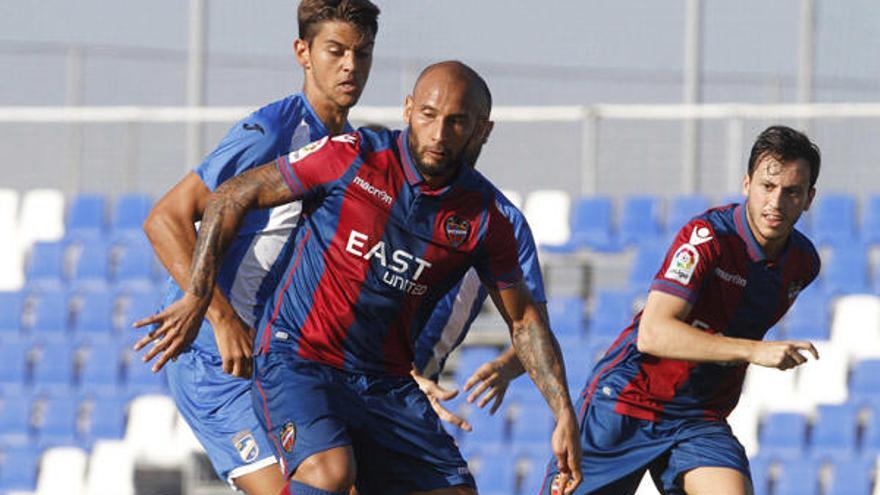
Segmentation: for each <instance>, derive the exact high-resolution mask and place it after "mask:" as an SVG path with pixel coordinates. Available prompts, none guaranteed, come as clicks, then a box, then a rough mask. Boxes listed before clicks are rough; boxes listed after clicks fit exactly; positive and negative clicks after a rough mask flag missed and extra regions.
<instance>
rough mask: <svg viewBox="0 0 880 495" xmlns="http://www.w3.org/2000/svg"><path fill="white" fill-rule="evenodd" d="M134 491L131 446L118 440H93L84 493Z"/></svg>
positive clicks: (120, 494)
mask: <svg viewBox="0 0 880 495" xmlns="http://www.w3.org/2000/svg"><path fill="white" fill-rule="evenodd" d="M59 493H64V492H59ZM134 493H135V491H134V452H132V450H131V447H130V446H128V445H127V444H126V443H125V442H123V441H119V440H99V441H97V442H95V446H94V447H93V448H92V456H91V459H90V462H89V471H88V475H87V478H86V495H134Z"/></svg>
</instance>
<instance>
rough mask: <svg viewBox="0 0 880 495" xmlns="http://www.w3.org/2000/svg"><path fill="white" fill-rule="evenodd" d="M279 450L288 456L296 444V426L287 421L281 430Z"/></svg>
mask: <svg viewBox="0 0 880 495" xmlns="http://www.w3.org/2000/svg"><path fill="white" fill-rule="evenodd" d="M279 436H280V437H281V448H283V449H284V451H285V452H287V453H288V454H289V453H291V452H292V451H293V445H294V444H295V443H296V426H294V425H293V422H292V421H288V422H287V424H286V425H284V428H282V429H281V434H280V435H279Z"/></svg>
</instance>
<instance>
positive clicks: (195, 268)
mask: <svg viewBox="0 0 880 495" xmlns="http://www.w3.org/2000/svg"><path fill="white" fill-rule="evenodd" d="M292 199H293V197H292V195H291V193H290V190H289V189H288V188H287V186H285V185H284V181H283V180H282V178H281V174H280V173H279V172H278V170H277V169H276V168H275V166H274V165H272V164H268V165H263V166H261V167H257V168H255V169H253V170H250V171H248V172H245V173H243V174H241V175H239V176H236V177H233V178H232V179H229V180H228V181H226V182H224V183H223V184H222V185H221V186H220V187H218V188H217V190H216V191H215V192H214V194H213V195H212V196H211V199H210V200H209V201H208V204H207V206H206V207H205V214H204V215H203V216H202V225H201V227H200V228H199V235H198V238H197V239H196V246H195V251H194V252H193V262H192V266H191V267H190V284H189V292H190V293H192V294H194V295H196V296H199V297H205V296H207V295H209V294H210V293H211V291H212V290H213V287H214V277H215V276H216V272H217V268H218V266H219V265H220V260H221V259H222V258H223V253H224V252H225V251H226V247H227V246H228V245H229V242H230V241H231V240H232V238H233V237H234V236H235V232H236V231H237V230H238V225H239V223H240V222H241V219H242V218H243V217H244V215H245V213H247V211H248V210H249V209H251V208H254V207H265V206H274V205H277V204H281V203H284V202H289V201H291V200H292Z"/></svg>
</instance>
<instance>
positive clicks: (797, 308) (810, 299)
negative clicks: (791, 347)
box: [784, 284, 831, 340]
mask: <svg viewBox="0 0 880 495" xmlns="http://www.w3.org/2000/svg"><path fill="white" fill-rule="evenodd" d="M784 326H785V336H786V337H787V338H791V339H817V340H828V338H829V336H830V333H831V313H830V311H829V298H828V296H826V295H825V293H824V292H822V290H821V289H819V288H818V287H817V286H816V285H815V284H811V285H810V286H808V287H807V288H806V289H804V290H803V291H802V292H801V293H800V294H798V297H797V299H796V300H795V302H794V305H793V306H792V307H791V309H790V310H789V311H788V313H787V314H786V315H785V320H784Z"/></svg>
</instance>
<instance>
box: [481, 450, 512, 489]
mask: <svg viewBox="0 0 880 495" xmlns="http://www.w3.org/2000/svg"><path fill="white" fill-rule="evenodd" d="M474 481H476V483H477V486H478V487H479V489H480V494H481V495H509V494H512V493H516V461H515V459H514V458H513V456H511V455H510V453H509V451H503V450H502V451H500V452H498V453H497V454H496V455H491V456H489V455H485V456H481V457H480V462H479V463H478V469H477V470H476V471H475V472H474Z"/></svg>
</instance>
